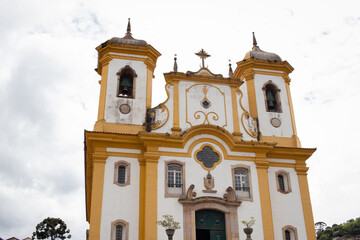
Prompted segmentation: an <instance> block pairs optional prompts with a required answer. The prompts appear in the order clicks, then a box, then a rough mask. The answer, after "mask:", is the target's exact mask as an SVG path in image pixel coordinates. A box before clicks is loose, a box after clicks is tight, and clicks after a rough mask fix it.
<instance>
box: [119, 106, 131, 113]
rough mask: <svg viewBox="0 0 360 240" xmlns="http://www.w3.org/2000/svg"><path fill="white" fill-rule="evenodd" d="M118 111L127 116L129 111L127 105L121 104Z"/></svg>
mask: <svg viewBox="0 0 360 240" xmlns="http://www.w3.org/2000/svg"><path fill="white" fill-rule="evenodd" d="M119 110H120V112H121V113H122V114H128V113H129V112H130V111H131V107H130V106H129V104H121V105H120V107H119Z"/></svg>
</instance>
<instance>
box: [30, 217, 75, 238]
mask: <svg viewBox="0 0 360 240" xmlns="http://www.w3.org/2000/svg"><path fill="white" fill-rule="evenodd" d="M69 233H70V229H67V226H66V224H65V222H64V221H63V220H61V219H60V218H51V217H48V218H45V219H44V220H43V221H42V222H41V223H39V224H38V225H36V230H35V232H34V233H33V236H32V239H48V238H50V239H51V240H56V239H66V238H71V235H70V234H69Z"/></svg>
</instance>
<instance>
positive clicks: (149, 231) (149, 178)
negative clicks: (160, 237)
mask: <svg viewBox="0 0 360 240" xmlns="http://www.w3.org/2000/svg"><path fill="white" fill-rule="evenodd" d="M147 149H148V151H147V152H145V153H144V161H145V183H144V186H145V194H144V198H143V199H141V200H140V201H144V220H142V219H140V222H144V234H145V236H144V240H157V223H156V221H157V207H158V205H157V204H158V202H157V186H158V171H157V170H158V159H159V157H160V154H159V153H158V151H157V149H158V146H151V147H149V146H148V147H147ZM149 150H150V151H149Z"/></svg>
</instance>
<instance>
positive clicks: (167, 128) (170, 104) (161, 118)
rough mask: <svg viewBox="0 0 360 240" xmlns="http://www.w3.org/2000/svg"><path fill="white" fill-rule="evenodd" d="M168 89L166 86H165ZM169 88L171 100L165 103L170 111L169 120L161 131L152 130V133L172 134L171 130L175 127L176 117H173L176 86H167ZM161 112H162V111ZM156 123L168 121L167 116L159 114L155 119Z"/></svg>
mask: <svg viewBox="0 0 360 240" xmlns="http://www.w3.org/2000/svg"><path fill="white" fill-rule="evenodd" d="M165 87H166V86H165ZM167 87H168V91H169V96H168V97H169V99H168V100H167V102H165V106H166V107H167V109H168V113H167V114H168V115H167V116H168V117H169V118H168V120H167V122H166V123H165V124H164V125H163V126H162V127H161V128H159V129H155V130H152V132H160V133H171V128H172V127H173V121H174V120H173V119H174V116H173V112H174V111H173V106H174V86H173V85H167ZM160 111H161V110H160ZM156 121H160V122H161V123H163V122H165V121H166V116H165V114H164V113H163V114H161V116H160V114H158V113H157V115H156V119H155V122H156Z"/></svg>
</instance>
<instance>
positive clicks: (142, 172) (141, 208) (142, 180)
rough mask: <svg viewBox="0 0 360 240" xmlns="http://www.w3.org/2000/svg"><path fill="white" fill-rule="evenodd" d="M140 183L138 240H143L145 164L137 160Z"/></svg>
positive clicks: (142, 160) (141, 160)
mask: <svg viewBox="0 0 360 240" xmlns="http://www.w3.org/2000/svg"><path fill="white" fill-rule="evenodd" d="M139 165H140V183H139V240H140V239H141V240H142V239H145V229H144V226H145V183H146V164H145V161H144V159H143V158H141V159H139Z"/></svg>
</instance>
